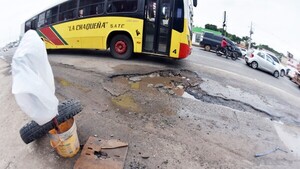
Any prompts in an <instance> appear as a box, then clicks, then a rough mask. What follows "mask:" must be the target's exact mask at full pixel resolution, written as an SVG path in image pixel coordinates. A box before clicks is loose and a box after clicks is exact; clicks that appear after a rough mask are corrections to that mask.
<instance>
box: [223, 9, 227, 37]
mask: <svg viewBox="0 0 300 169" xmlns="http://www.w3.org/2000/svg"><path fill="white" fill-rule="evenodd" d="M225 27H226V11H224V20H223V36H226V34H225Z"/></svg>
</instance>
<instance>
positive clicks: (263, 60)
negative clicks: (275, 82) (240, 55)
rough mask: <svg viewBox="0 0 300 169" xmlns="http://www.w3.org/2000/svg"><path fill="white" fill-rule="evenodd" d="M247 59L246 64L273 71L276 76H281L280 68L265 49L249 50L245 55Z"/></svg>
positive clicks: (254, 67)
mask: <svg viewBox="0 0 300 169" xmlns="http://www.w3.org/2000/svg"><path fill="white" fill-rule="evenodd" d="M245 61H246V64H247V65H248V66H251V67H252V68H253V69H261V70H264V71H266V72H269V73H271V74H272V75H273V76H274V77H276V78H278V77H279V72H280V69H279V68H278V66H276V64H275V62H274V60H273V59H272V57H271V56H270V55H269V54H268V53H266V52H264V51H259V50H252V51H249V52H248V53H247V55H246V56H245Z"/></svg>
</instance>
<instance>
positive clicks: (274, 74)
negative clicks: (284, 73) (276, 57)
mask: <svg viewBox="0 0 300 169" xmlns="http://www.w3.org/2000/svg"><path fill="white" fill-rule="evenodd" d="M273 76H274V77H276V78H278V77H279V72H278V71H277V70H276V71H275V72H274V73H273Z"/></svg>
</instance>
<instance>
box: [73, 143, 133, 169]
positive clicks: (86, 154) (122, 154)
mask: <svg viewBox="0 0 300 169" xmlns="http://www.w3.org/2000/svg"><path fill="white" fill-rule="evenodd" d="M127 151H128V144H127V143H124V142H121V141H119V140H102V139H99V138H96V137H90V138H89V139H88V141H87V142H86V144H85V145H84V147H83V149H82V152H81V155H80V157H79V159H78V160H77V161H76V163H75V166H74V169H81V168H84V169H96V168H97V169H107V168H109V169H122V168H123V167H124V163H125V159H126V155H127Z"/></svg>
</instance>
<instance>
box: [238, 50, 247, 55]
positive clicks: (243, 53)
mask: <svg viewBox="0 0 300 169" xmlns="http://www.w3.org/2000/svg"><path fill="white" fill-rule="evenodd" d="M239 49H240V50H241V52H242V56H243V57H245V56H246V55H247V50H246V49H244V48H239Z"/></svg>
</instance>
